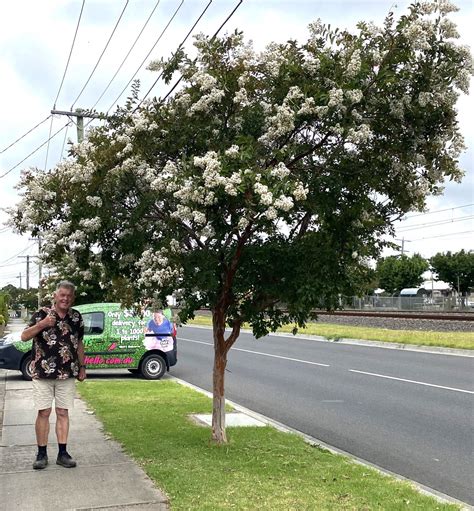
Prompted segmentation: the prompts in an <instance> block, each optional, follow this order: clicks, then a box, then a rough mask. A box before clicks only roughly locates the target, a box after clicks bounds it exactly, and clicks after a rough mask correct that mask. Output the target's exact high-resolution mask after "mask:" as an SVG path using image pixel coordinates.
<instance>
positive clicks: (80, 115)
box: [51, 108, 106, 143]
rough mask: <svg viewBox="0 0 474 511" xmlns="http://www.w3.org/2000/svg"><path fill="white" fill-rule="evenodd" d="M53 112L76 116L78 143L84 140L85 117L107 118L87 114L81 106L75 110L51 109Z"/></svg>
mask: <svg viewBox="0 0 474 511" xmlns="http://www.w3.org/2000/svg"><path fill="white" fill-rule="evenodd" d="M51 113H52V114H54V115H67V116H68V117H76V119H77V121H76V127H77V141H78V143H80V142H82V141H83V140H84V117H87V118H88V119H106V117H105V116H104V115H98V114H86V113H85V112H84V110H82V109H81V108H76V110H75V111H74V112H67V111H64V110H51Z"/></svg>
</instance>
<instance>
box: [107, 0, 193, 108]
mask: <svg viewBox="0 0 474 511" xmlns="http://www.w3.org/2000/svg"><path fill="white" fill-rule="evenodd" d="M183 3H184V0H181V3H180V4H179V5H178V7H177V8H176V10H175V11H174V13H173V15H172V16H171V18H170V20H169V21H168V23H167V24H166V26H165V28H164V29H163V30H162V31H161V34H160V35H159V36H158V38H157V39H156V41H155V42H154V43H153V46H152V47H151V48H150V51H149V52H148V53H147V54H146V55H145V58H144V59H143V60H142V61H141V63H140V65H139V66H138V68H137V70H136V71H135V73H133V76H132V77H131V78H130V80H129V81H128V82H127V84H126V85H125V87H124V88H123V89H122V90H121V92H120V94H119V95H118V96H117V98H116V99H115V100H114V102H113V103H112V104H111V105H110V106H109V108H108V110H107V112H106V115H107V114H108V113H109V112H110V110H112V108H113V107H114V106H115V105H116V104H117V101H118V100H119V99H120V98H121V96H122V94H123V93H124V92H125V91H126V90H127V88H128V86H129V85H130V84H131V83H132V81H133V79H134V78H135V76H137V74H138V72H139V71H140V70H141V69H142V67H143V64H144V63H145V62H146V61H147V59H148V57H149V56H150V55H151V52H152V51H153V50H154V49H155V47H156V45H157V44H158V43H159V42H160V40H161V38H162V37H163V34H164V33H165V32H166V30H167V29H168V27H169V26H170V24H171V22H172V21H173V20H174V18H175V17H176V15H177V14H178V12H179V10H180V9H181V7H182V5H183Z"/></svg>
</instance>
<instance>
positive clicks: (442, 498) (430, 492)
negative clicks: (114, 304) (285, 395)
mask: <svg viewBox="0 0 474 511" xmlns="http://www.w3.org/2000/svg"><path fill="white" fill-rule="evenodd" d="M168 378H169V379H171V380H173V381H176V382H177V383H179V384H180V385H183V386H184V387H188V388H190V389H193V390H196V391H197V392H199V393H201V394H204V395H205V396H207V397H209V398H211V399H212V393H211V392H209V391H207V390H205V389H202V388H201V387H198V386H196V385H193V384H192V383H189V382H187V381H184V380H181V379H180V378H176V377H175V376H168ZM226 403H227V404H229V405H231V406H232V407H233V408H235V409H236V410H238V411H239V412H241V413H244V414H247V415H248V416H249V417H252V418H253V419H256V420H258V421H261V422H264V423H265V424H267V425H268V426H272V427H274V428H275V429H277V430H278V431H281V432H283V433H292V434H295V435H298V436H299V437H301V438H302V439H303V440H304V441H305V442H307V443H308V444H310V445H313V446H317V447H321V448H323V449H326V450H327V451H329V452H332V453H333V454H339V455H341V456H345V457H346V458H350V459H351V460H353V461H354V462H355V463H358V464H359V465H362V466H364V467H368V468H372V469H374V470H376V471H377V472H379V473H380V474H382V475H385V476H389V477H393V478H395V479H397V480H399V481H403V482H406V483H409V484H411V485H412V486H413V487H414V488H416V490H418V491H419V492H420V493H423V494H424V495H427V496H429V497H433V498H435V499H436V500H438V501H439V502H442V503H448V504H457V505H458V506H460V507H461V509H462V510H463V511H474V506H470V505H469V504H466V503H465V502H461V501H460V500H458V499H455V498H454V497H451V496H449V495H446V494H445V493H442V492H439V491H437V490H435V489H434V488H430V487H429V486H425V485H423V484H421V483H418V482H416V481H413V480H411V479H408V478H406V477H404V476H402V475H400V474H396V473H395V472H391V471H390V470H387V469H385V468H382V467H380V466H378V465H375V464H374V463H371V462H370V461H367V460H364V459H362V458H359V457H357V456H354V455H353V454H351V453H350V452H347V451H343V450H342V449H338V448H337V447H334V446H332V445H329V444H327V443H326V442H323V441H322V440H319V439H318V438H315V437H312V436H310V435H307V434H306V433H303V432H302V431H299V430H297V429H294V428H292V427H290V426H287V425H285V424H282V423H281V422H278V421H276V420H274V419H271V418H270V417H267V416H265V415H262V414H261V413H258V412H255V411H253V410H250V409H249V408H246V407H245V406H242V405H239V404H238V403H235V402H234V401H231V400H230V399H226Z"/></svg>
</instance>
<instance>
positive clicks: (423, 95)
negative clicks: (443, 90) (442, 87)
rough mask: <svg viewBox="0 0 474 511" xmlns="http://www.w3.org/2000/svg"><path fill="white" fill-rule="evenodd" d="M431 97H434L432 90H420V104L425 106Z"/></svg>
mask: <svg viewBox="0 0 474 511" xmlns="http://www.w3.org/2000/svg"><path fill="white" fill-rule="evenodd" d="M431 97H432V94H431V92H420V94H418V103H419V105H420V106H423V107H424V106H426V105H428V104H429V103H430V101H431Z"/></svg>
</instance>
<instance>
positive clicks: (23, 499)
mask: <svg viewBox="0 0 474 511" xmlns="http://www.w3.org/2000/svg"><path fill="white" fill-rule="evenodd" d="M19 328H23V324H21V323H20V322H19V321H18V322H14V324H12V325H11V329H12V330H16V329H19ZM70 417H71V420H70V433H69V441H68V451H69V452H70V454H71V455H72V457H73V458H74V459H75V460H76V461H77V467H75V468H69V469H67V468H63V467H61V466H59V465H56V455H57V443H56V434H55V432H54V427H55V414H54V411H53V413H52V414H51V418H50V422H51V430H50V433H49V444H48V458H49V465H48V466H47V467H46V468H45V469H43V470H33V467H32V464H33V461H34V459H35V456H36V450H37V448H36V439H35V427H34V424H35V419H36V412H35V411H34V409H33V399H32V391H31V383H30V382H27V381H24V380H23V379H22V377H21V374H20V373H19V372H18V371H8V370H4V369H0V426H1V436H0V511H13V510H19V511H30V510H31V511H33V510H34V511H43V510H44V511H56V510H58V511H59V510H61V511H64V510H87V509H88V510H94V509H107V510H108V511H114V510H117V511H118V510H121V511H123V510H130V511H142V510H143V511H145V510H146V511H150V510H156V511H165V510H168V509H169V505H168V500H167V498H166V496H165V495H164V494H163V493H162V492H161V491H160V490H159V489H157V488H156V487H155V486H154V484H153V482H152V481H151V480H150V479H149V478H148V477H147V476H146V474H145V473H144V471H143V470H142V469H141V468H140V467H139V466H138V465H137V464H136V463H135V462H134V461H132V460H131V458H130V457H128V456H127V455H126V454H125V453H124V452H123V451H122V449H121V447H120V445H119V444H118V443H117V442H115V441H113V440H111V439H110V438H108V437H107V436H106V435H105V433H104V431H103V428H102V424H101V423H100V422H99V421H98V420H97V418H96V417H95V416H94V414H93V413H92V412H90V411H89V410H87V407H86V405H85V403H84V402H83V401H82V400H81V399H79V398H78V397H76V399H75V403H74V410H73V411H72V413H71V416H70ZM2 419H3V420H2Z"/></svg>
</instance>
